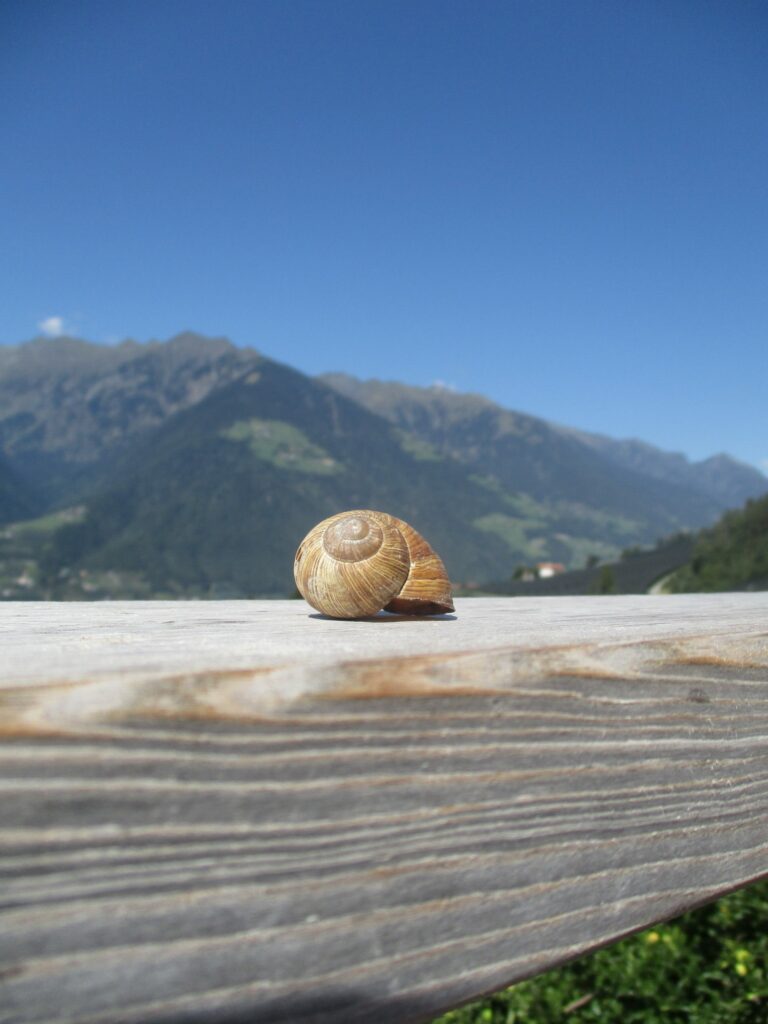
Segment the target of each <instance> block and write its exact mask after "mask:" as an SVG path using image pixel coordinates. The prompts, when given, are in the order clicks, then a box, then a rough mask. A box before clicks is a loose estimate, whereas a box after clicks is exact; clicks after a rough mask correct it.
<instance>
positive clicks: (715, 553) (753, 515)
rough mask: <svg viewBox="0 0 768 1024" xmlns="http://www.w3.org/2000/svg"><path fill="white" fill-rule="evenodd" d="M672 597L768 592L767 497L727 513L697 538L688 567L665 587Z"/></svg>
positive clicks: (676, 574) (749, 502)
mask: <svg viewBox="0 0 768 1024" xmlns="http://www.w3.org/2000/svg"><path fill="white" fill-rule="evenodd" d="M668 588H669V590H670V591H671V592H672V593H684V592H687V591H717V590H768V495H766V497H765V498H760V499H758V500H755V501H748V502H747V504H746V506H745V507H744V508H743V509H739V510H737V511H735V512H726V514H725V515H724V516H723V518H722V519H721V520H720V522H719V523H717V525H716V526H714V527H712V529H711V530H704V531H702V532H701V533H700V534H699V537H698V539H697V541H696V546H695V548H694V551H693V558H692V559H691V562H690V564H689V565H688V566H686V567H685V568H684V569H681V570H680V571H679V572H677V573H675V575H674V576H673V577H672V579H671V580H670V581H669V583H668Z"/></svg>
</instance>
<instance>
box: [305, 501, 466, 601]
mask: <svg viewBox="0 0 768 1024" xmlns="http://www.w3.org/2000/svg"><path fill="white" fill-rule="evenodd" d="M293 574H294V576H295V578H296V586H297V587H298V588H299V591H300V593H301V595H302V597H303V598H304V599H305V600H306V601H307V602H308V603H309V604H311V605H312V607H313V608H316V609H317V610H318V611H319V612H322V613H323V614H324V615H330V616H331V617H332V618H336V619H357V618H362V617H364V616H366V615H375V614H376V612H379V611H381V609H382V608H384V609H386V611H389V612H395V613H398V614H400V615H440V614H442V613H443V612H452V611H453V601H452V600H451V583H450V580H449V579H448V574H447V573H446V571H445V566H444V565H443V563H442V561H441V559H440V558H439V557H438V556H437V555H436V554H435V552H434V551H433V550H432V548H431V547H430V546H429V544H427V542H426V541H425V540H424V538H423V537H422V536H421V535H420V534H419V533H417V532H416V530H414V529H413V527H412V526H409V525H408V523H404V522H403V520H402V519H396V518H395V517H394V516H390V515H387V514H386V513H385V512H374V511H372V510H371V509H355V510H353V511H351V512H340V513H339V514H338V515H335V516H331V517H330V518H329V519H324V520H323V521H322V523H318V524H317V526H315V527H314V528H313V529H312V530H310V531H309V533H308V534H307V536H306V537H305V538H304V540H303V541H302V542H301V544H300V545H299V549H298V551H297V552H296V560H295V562H294V566H293Z"/></svg>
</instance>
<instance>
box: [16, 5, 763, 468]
mask: <svg viewBox="0 0 768 1024" xmlns="http://www.w3.org/2000/svg"><path fill="white" fill-rule="evenodd" d="M0 139H2V155H1V156H0V190H1V201H2V224H3V240H4V244H3V246H2V254H1V255H0V340H2V342H5V343H16V342H19V341H21V340H23V339H26V338H29V337H31V336H32V335H34V334H36V333H39V328H38V325H39V324H41V323H46V322H47V327H48V329H49V330H51V331H54V332H55V331H56V330H57V329H60V328H61V329H65V330H68V331H70V332H71V333H75V334H78V335H80V336H83V337H87V338H90V339H93V340H96V341H114V340H116V339H120V338H123V337H134V338H138V339H140V340H145V339H149V338H165V337H168V336H170V335H172V334H174V333H177V332H178V331H180V330H183V329H186V328H191V329H194V330H198V331H201V332H203V333H210V334H216V335H220V334H224V335H227V336H229V337H230V338H231V339H232V340H233V341H235V342H236V343H237V344H243V345H253V346H255V347H256V348H259V349H260V350H262V351H263V352H264V353H265V354H267V355H270V356H272V357H273V358H276V359H279V360H282V361H284V362H287V363H290V364H292V365H294V366H296V367H298V368H299V369H302V370H304V371H306V372H309V373H317V372H321V371H324V370H338V369H344V370H347V371H348V372H350V373H354V374H356V375H358V376H362V377H369V376H376V377H382V378H386V379H399V380H404V381H407V382H410V383H414V384H429V383H431V382H433V381H438V380H439V381H443V382H445V383H447V384H449V385H452V386H454V387H456V388H458V389H459V390H468V391H469V390H471V391H479V392H482V393H484V394H486V395H488V396H490V397H491V398H493V399H495V400H496V401H498V402H500V403H502V404H503V405H506V406H508V407H511V408H515V409H520V410H525V411H528V412H532V413H536V414H538V415H542V416H545V417H547V418H549V419H554V420H557V421H559V422H561V423H567V424H570V425H573V426H579V427H582V428H586V429H591V430H595V431H600V432H603V433H606V434H610V435H612V436H617V437H618V436H635V437H641V438H643V439H645V440H647V441H651V442H653V443H656V444H658V445H661V446H662V447H665V448H670V449H674V450H680V451H684V452H685V453H686V454H688V455H689V456H691V457H693V458H701V457H704V456H706V455H708V454H712V453H714V452H716V451H721V450H726V451H729V452H731V453H732V454H734V455H736V456H738V457H740V458H742V459H745V460H746V461H750V462H752V463H754V464H755V465H763V468H768V430H766V426H767V425H768V424H767V421H768V414H767V413H766V407H767V406H768V401H766V394H767V393H768V387H767V382H768V8H767V7H766V5H765V4H764V3H762V2H757V0H756V2H754V3H751V2H748V0H746V2H734V0H724V2H722V3H713V2H707V0H659V2H654V0H632V2H630V0H625V2H621V0H604V2H596V0H582V2H576V0H552V2H546V0H531V2H528V0H506V2H503V3H497V2H494V0H483V2H482V3H478V2H477V0H472V2H469V3H464V2H456V0H440V2H423V0H408V2H397V0H389V2H379V0H351V2H346V0H344V2H340V0H323V2H320V0H317V2H315V0H312V2H305V0H301V2H299V0H281V2H277V3H275V2H271V0H253V2H239V0H226V2H222V3H214V2H205V3H203V2H199V0H183V2H176V0H153V2H143V0H131V2H130V3H118V2H93V0H85V2H78V0H68V2H67V3H61V2H59V0H57V2H53V3H45V2H40V0H4V2H3V3H2V4H1V5H0Z"/></svg>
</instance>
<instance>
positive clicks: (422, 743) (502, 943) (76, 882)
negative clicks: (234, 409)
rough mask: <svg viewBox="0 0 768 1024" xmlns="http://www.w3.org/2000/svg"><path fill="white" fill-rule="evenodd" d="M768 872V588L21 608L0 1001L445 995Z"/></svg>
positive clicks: (10, 707) (150, 1004)
mask: <svg viewBox="0 0 768 1024" xmlns="http://www.w3.org/2000/svg"><path fill="white" fill-rule="evenodd" d="M767 872H768V595H767V594H741V595H717V596H692V597H639V598H616V597H609V598H543V599H536V600H533V599H531V600H525V599H517V600H505V599H487V600H484V599H477V600H471V601H460V602H459V603H458V616H457V617H456V618H452V617H445V618H442V619H436V620H430V621H417V622H412V621H398V620H393V619H391V618H387V619H379V620H371V621H365V622H350V623H341V622H331V621H328V620H324V619H322V618H318V617H315V616H313V615H312V614H311V613H310V611H309V609H308V608H307V606H306V605H304V604H303V603H302V602H221V603H186V602H185V603H167V604H163V603H130V604H128V603H125V604H123V603H115V604H87V605H86V604H78V605H72V604H67V605H41V604H15V605H14V604H6V605H0V1021H2V1022H3V1024H22V1022H24V1024H25V1022H33V1021H34V1022H43V1021H58V1022H63V1021H69V1022H74V1021H77V1022H82V1024H86V1022H92V1024H96V1022H120V1024H129V1022H136V1024H138V1022H142V1024H147V1022H157V1024H160V1022H163V1024H168V1022H177V1024H181V1022H184V1024H203V1022H214V1021H215V1022H219V1024H223V1022H226V1024H235V1022H239V1021H242V1022H246V1021H247V1022H251V1024H266V1022H269V1024H272V1022H277V1021H290V1022H292V1024H303V1022H306V1024H331V1022H332V1024H352V1022H392V1024H404V1022H407V1021H420V1020H429V1019H430V1018H431V1017H432V1016H434V1015H436V1014H437V1013H438V1012H439V1011H440V1010H442V1009H444V1008H446V1007H448V1006H450V1005H453V1004H455V1003H458V1002H460V1001H463V1000H466V999H468V998H470V997H473V996H475V995H477V994H479V993H481V992H483V991H488V990H492V989H495V988H498V987H500V986H502V985H505V984H507V983H509V982H512V981H514V980H516V979H519V978H522V977H525V976H527V975H530V974H533V973H537V972H539V971H542V970H545V969H546V968H548V967H550V966H552V965H554V964H557V963H560V962H562V961H563V960H565V959H567V958H570V957H572V956H574V955H576V954H578V953H581V952H583V951H586V950H588V949H591V948H594V947H595V946H597V945H600V944H603V943H605V942H608V941H610V940H612V939H615V938H616V937H618V936H620V935H622V934H625V933H627V932H629V931H632V930H634V929H638V928H640V927H643V926H645V925H648V924H649V923H651V922H654V921H657V920H660V919H662V918H664V917H667V916H670V915H673V914H676V913H678V912H680V911H682V910H684V909H686V908H687V907H690V906H693V905H696V904H698V903H701V902H703V901H705V900H707V899H710V898H713V897H714V896H715V895H717V894H718V893H720V892H723V891H725V890H728V889H731V888H733V887H736V886H739V885H743V884H745V883H747V882H749V881H750V880H753V879H755V878H757V877H759V876H761V875H763V874H765V873H767Z"/></svg>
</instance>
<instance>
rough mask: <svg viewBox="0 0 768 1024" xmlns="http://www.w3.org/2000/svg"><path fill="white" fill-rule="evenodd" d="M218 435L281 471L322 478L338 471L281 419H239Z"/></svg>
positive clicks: (316, 448)
mask: <svg viewBox="0 0 768 1024" xmlns="http://www.w3.org/2000/svg"><path fill="white" fill-rule="evenodd" d="M221 436H222V437H225V438H226V439H227V440H228V441H237V442H240V443H245V444H247V445H248V447H249V448H250V450H251V451H252V452H253V454H254V455H255V456H256V458H258V459H263V460H264V461H265V462H271V463H272V465H274V466H279V467H280V468H281V469H292V470H295V471H296V472H298V473H317V474H320V475H321V476H328V475H330V474H332V473H338V472H339V471H340V470H341V466H340V465H339V464H338V462H336V461H335V459H333V458H331V456H330V455H329V454H328V452H327V451H325V450H324V449H323V448H321V447H320V446H319V445H316V444H313V443H312V441H310V440H309V438H308V437H307V436H306V434H304V433H303V431H301V430H299V429H298V427H294V426H293V425H292V424H290V423H283V422H282V421H281V420H260V419H249V420H239V421H238V422H237V423H233V424H232V426H231V427H228V428H227V429H226V430H223V431H222V432H221Z"/></svg>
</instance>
